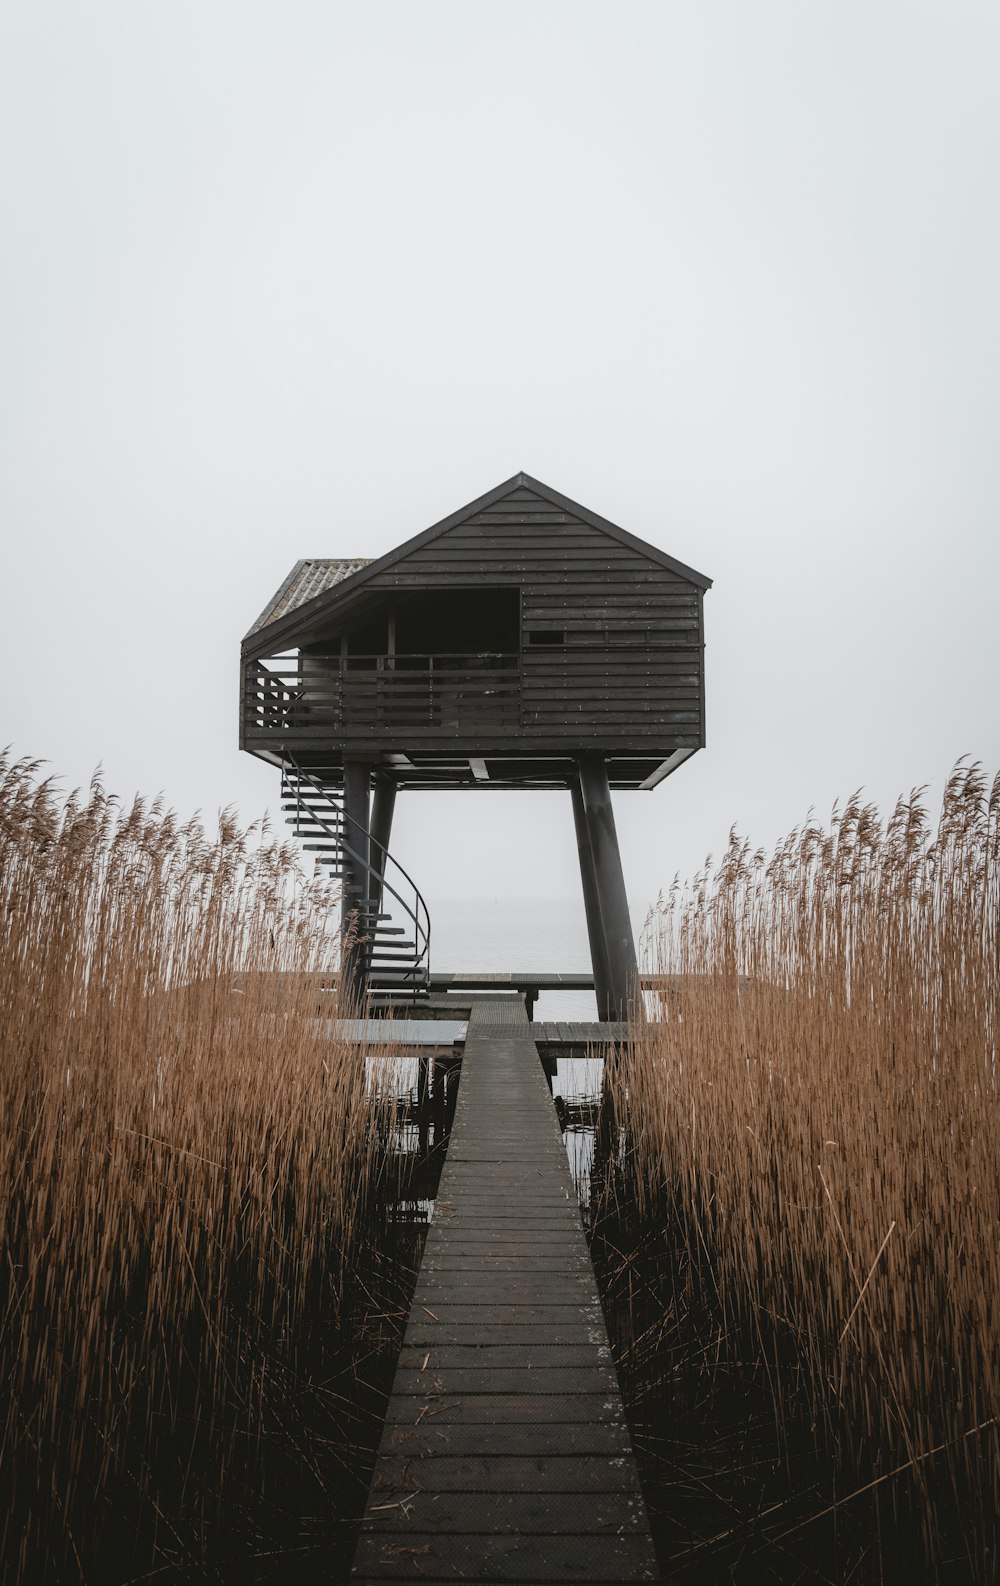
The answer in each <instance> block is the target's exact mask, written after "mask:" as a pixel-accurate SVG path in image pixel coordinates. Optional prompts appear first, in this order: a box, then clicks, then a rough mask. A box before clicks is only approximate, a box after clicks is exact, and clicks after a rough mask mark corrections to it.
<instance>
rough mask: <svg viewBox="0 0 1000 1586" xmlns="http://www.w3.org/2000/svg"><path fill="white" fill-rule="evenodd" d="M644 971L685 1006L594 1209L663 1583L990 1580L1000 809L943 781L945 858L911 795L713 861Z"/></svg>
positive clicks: (650, 1065) (975, 777) (658, 915)
mask: <svg viewBox="0 0 1000 1586" xmlns="http://www.w3.org/2000/svg"><path fill="white" fill-rule="evenodd" d="M644 946H645V956H646V961H647V967H648V968H649V969H650V970H653V971H655V972H658V973H661V974H664V975H668V976H677V977H680V978H678V979H676V980H672V981H670V982H669V983H668V989H667V990H666V991H665V993H664V995H663V1007H662V1009H661V1012H662V1014H663V1017H662V1018H660V1019H659V1020H658V1021H655V1022H650V1023H647V1024H645V1025H642V1026H639V1027H637V1028H635V1029H634V1030H633V1032H632V1043H631V1045H630V1047H629V1048H628V1049H627V1050H626V1051H624V1052H623V1053H622V1055H621V1058H620V1061H619V1062H618V1063H617V1064H615V1065H614V1066H613V1067H612V1068H611V1069H610V1071H609V1081H610V1085H611V1090H612V1094H613V1096H614V1100H615V1104H616V1117H617V1122H618V1124H620V1125H622V1126H623V1128H624V1138H626V1139H627V1140H628V1142H629V1150H628V1152H627V1153H626V1155H625V1157H624V1158H623V1159H622V1160H621V1161H620V1162H619V1163H618V1164H617V1167H616V1169H615V1173H612V1174H611V1175H610V1177H609V1178H608V1181H607V1183H608V1185H611V1184H614V1197H613V1199H614V1198H615V1197H617V1202H618V1203H620V1198H621V1195H622V1194H623V1193H624V1192H625V1191H624V1189H623V1186H624V1185H625V1184H626V1183H627V1185H628V1191H627V1193H628V1194H631V1195H633V1196H634V1211H635V1212H636V1214H637V1215H636V1217H635V1218H634V1219H633V1227H635V1228H638V1229H640V1230H641V1233H640V1234H639V1236H638V1237H636V1238H635V1239H634V1240H633V1241H632V1244H631V1246H630V1248H629V1249H628V1250H627V1251H625V1253H624V1255H623V1256H622V1258H621V1260H620V1261H619V1266H618V1274H617V1282H618V1290H619V1298H621V1294H622V1284H623V1282H626V1281H627V1283H628V1284H630V1285H633V1286H634V1291H635V1292H637V1291H638V1289H641V1288H642V1286H643V1284H645V1286H646V1289H647V1299H649V1298H650V1293H649V1291H650V1290H651V1289H653V1288H655V1289H656V1291H657V1292H656V1294H655V1304H654V1305H647V1307H646V1314H645V1317H644V1319H643V1320H642V1321H641V1322H640V1323H638V1324H637V1322H636V1315H635V1314H633V1318H632V1323H631V1324H630V1326H627V1327H626V1328H625V1329H624V1330H620V1336H619V1348H620V1354H621V1361H622V1366H623V1370H624V1372H625V1375H626V1379H627V1381H628V1384H629V1390H628V1391H629V1393H630V1395H631V1398H632V1401H633V1406H634V1409H635V1411H636V1414H637V1417H638V1419H639V1422H640V1423H641V1427H640V1437H641V1438H642V1437H644V1438H645V1439H646V1442H647V1445H648V1448H649V1451H650V1453H651V1456H652V1459H653V1463H654V1466H656V1467H657V1471H658V1475H657V1480H658V1481H659V1484H660V1498H659V1500H654V1507H655V1506H656V1503H657V1502H658V1503H659V1508H660V1511H661V1514H662V1518H663V1524H664V1527H665V1531H664V1535H665V1547H666V1551H667V1553H668V1554H669V1555H670V1557H671V1560H672V1563H671V1568H672V1570H673V1571H675V1572H677V1573H682V1572H683V1570H684V1569H685V1568H686V1569H688V1570H690V1571H691V1572H692V1574H695V1575H699V1576H700V1577H701V1578H704V1579H728V1578H730V1572H731V1577H732V1578H733V1579H738V1580H747V1581H756V1580H758V1579H774V1580H785V1579H787V1580H798V1579H809V1580H812V1579H816V1580H830V1581H835V1582H837V1581H841V1580H847V1579H855V1580H861V1581H881V1580H887V1579H919V1580H921V1581H924V1580H926V1581H933V1580H952V1579H954V1580H959V1579H962V1580H965V1579H969V1580H977V1581H978V1580H982V1581H986V1580H993V1579H996V1571H997V1569H998V1568H1000V1561H998V1558H997V1553H996V1549H997V1546H998V1543H1000V1523H998V1517H1000V1438H998V1426H997V1418H998V1416H1000V1347H998V1345H1000V1107H998V1103H1000V1073H998V1066H997V1065H998V1050H997V1042H998V1013H1000V996H998V992H1000V778H998V779H997V781H996V782H994V784H993V786H992V789H990V788H989V787H988V785H987V782H986V780H985V778H984V776H983V773H982V771H981V770H980V768H979V767H978V766H972V767H970V766H967V765H964V764H960V765H959V766H958V767H956V769H955V770H954V772H953V773H952V775H951V777H950V779H949V781H948V784H947V789H946V792H945V796H944V802H943V808H942V811H941V816H940V820H939V822H938V824H937V827H936V829H932V828H931V826H930V824H929V822H928V817H927V814H926V810H925V806H924V801H923V797H922V793H921V792H917V793H915V794H914V795H912V796H911V797H910V798H909V799H901V800H900V801H899V803H898V804H897V805H896V808H895V810H894V811H893V813H892V815H891V817H890V818H889V820H888V821H887V822H886V823H884V824H883V822H882V820H881V819H880V816H879V813H878V811H877V810H876V809H875V808H874V807H873V806H872V805H871V804H869V803H865V802H864V801H863V800H862V799H861V797H860V796H859V795H855V796H854V797H852V798H851V799H850V800H849V801H848V802H847V804H846V806H845V807H844V808H843V809H842V810H836V811H835V812H834V816H833V819H832V821H831V823H830V825H829V826H828V827H824V826H821V825H820V824H818V823H817V822H816V821H815V820H813V819H810V820H808V821H807V822H806V824H805V825H804V826H803V827H802V828H801V829H799V830H797V831H794V832H793V833H792V834H791V835H790V836H789V837H788V839H787V840H786V841H784V842H783V843H781V844H780V845H779V846H778V848H777V849H776V850H775V852H774V853H772V854H765V853H763V852H761V851H759V850H758V851H754V850H753V849H752V848H751V847H750V845H749V844H748V843H746V842H745V841H742V840H741V839H740V838H739V837H737V836H736V835H735V833H733V834H732V835H731V836H730V840H729V845H728V849H727V851H726V852H725V854H724V856H723V858H722V861H721V863H720V864H719V865H718V866H717V867H716V868H714V869H713V868H711V867H710V866H709V867H706V869H705V870H704V871H703V872H702V873H701V874H700V875H699V876H698V877H696V878H695V880H694V882H693V883H691V884H690V885H687V886H680V885H675V886H674V888H673V889H672V890H671V892H670V893H669V895H668V896H667V897H666V898H661V899H660V901H659V902H658V904H657V906H656V907H655V909H654V910H653V911H652V913H651V916H650V919H649V921H648V922H647V927H646V931H645V935H644ZM615 1174H617V1178H616V1176H615ZM609 1204H610V1203H609ZM605 1209H606V1211H607V1210H608V1206H606V1208H605ZM626 1221H627V1219H626ZM614 1241H617V1245H618V1247H619V1248H623V1247H624V1245H625V1244H627V1243H628V1241H627V1240H625V1239H624V1238H623V1237H622V1230H621V1226H619V1228H618V1231H617V1233H616V1234H615V1235H614V1238H613V1242H614ZM632 1310H633V1313H636V1312H637V1311H641V1310H642V1307H641V1305H639V1306H637V1305H635V1304H633V1306H632Z"/></svg>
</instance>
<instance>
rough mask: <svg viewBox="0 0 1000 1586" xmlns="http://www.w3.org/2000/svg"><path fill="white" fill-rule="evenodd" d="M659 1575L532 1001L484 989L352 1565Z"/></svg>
mask: <svg viewBox="0 0 1000 1586" xmlns="http://www.w3.org/2000/svg"><path fill="white" fill-rule="evenodd" d="M479 1031H483V1032H488V1034H486V1033H483V1034H480V1033H478V1032H479ZM657 1578H658V1577H657V1573H656V1562H655V1557H654V1554H653V1548H652V1543H651V1541H650V1536H649V1528H648V1524H647V1520H646V1514H645V1509H644V1507H643V1502H642V1498H641V1495H640V1492H639V1483H638V1477H637V1473H636V1467H635V1462H634V1460H633V1457H632V1453H631V1448H630V1445H629V1438H628V1431H627V1429H626V1426H625V1421H624V1416H623V1412H622V1404H621V1399H620V1397H619V1393H618V1385H617V1382H616V1380H615V1374H614V1369H613V1367H612V1365H611V1361H610V1353H609V1350H608V1340H607V1333H606V1331H605V1327H604V1320H603V1317H602V1315H601V1308H600V1303H599V1301H598V1296H597V1286H596V1283H595V1280H594V1274H593V1268H592V1266H591V1262H590V1254H589V1251H588V1249H587V1244H586V1240H585V1238H584V1234H583V1228H582V1224H581V1221H580V1215H579V1209H578V1205H577V1199H576V1193H575V1190H574V1187H573V1184H572V1181H571V1179H570V1174H569V1167H568V1164H567V1161H566V1153H565V1150H564V1148H563V1144H562V1140H561V1138H560V1134H559V1127H558V1124H557V1122H556V1116H555V1110H554V1108H553V1106H552V1099H551V1097H550V1095H549V1092H548V1089H547V1087H546V1083H545V1079H544V1076H543V1073H542V1067H541V1063H540V1062H539V1057H538V1052H537V1049H536V1047H535V1045H534V1043H533V1042H532V1041H531V1039H530V1032H529V1026H528V1022H527V1018H526V1015H525V1011H524V1005H523V1003H522V1002H521V999H520V998H517V999H514V998H510V997H504V998H499V997H497V998H492V997H484V998H481V999H477V1001H476V1003H475V1005H474V1007H473V1013H472V1018H471V1020H470V1027H469V1036H468V1041H467V1043H466V1048H465V1056H464V1060H463V1066H462V1079H461V1083H460V1086H459V1093H458V1109H457V1112H456V1116H455V1125H454V1128H453V1131H452V1136H451V1142H450V1144H449V1147H448V1155H447V1160H446V1162H445V1167H444V1172H443V1174H442V1178H441V1186H440V1190H439V1192H438V1199H437V1206H436V1211H435V1215H434V1221H433V1223H432V1225H431V1230H430V1233H429V1235H428V1239H427V1245H426V1248H425V1251H424V1258H423V1262H422V1265H421V1268H420V1274H419V1277H418V1280H417V1287H416V1292H415V1294H414V1298H413V1305H412V1308H411V1312H410V1320H409V1325H408V1327H407V1330H406V1335H405V1337H404V1340H403V1349H402V1353H401V1355H400V1360H399V1365H398V1367H397V1371H396V1378H395V1382H394V1384H393V1391H392V1396H391V1399H390V1401H389V1408H388V1414H387V1419H386V1425H385V1429H384V1431H383V1436H382V1442H381V1445H380V1449H379V1457H378V1462H377V1464H376V1468H375V1475H374V1480H373V1484H372V1492H371V1496H370V1498H369V1502H368V1507H367V1509H366V1512H365V1518H364V1522H363V1525H362V1530H361V1536H360V1540H359V1543H358V1549H357V1553H356V1556H355V1561H354V1573H353V1576H352V1580H353V1581H354V1582H355V1583H356V1586H361V1583H367V1582H372V1583H374V1582H376V1581H379V1582H381V1581H399V1580H413V1581H416V1580H421V1581H426V1582H443V1581H455V1580H476V1581H480V1582H500V1581H504V1582H521V1583H525V1586H526V1583H528V1582H533V1583H542V1582H554V1581H565V1580H574V1581H588V1582H605V1583H611V1582H626V1581H627V1582H632V1581H650V1580H656V1579H657Z"/></svg>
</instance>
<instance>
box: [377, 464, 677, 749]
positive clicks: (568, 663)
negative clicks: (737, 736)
mask: <svg viewBox="0 0 1000 1586" xmlns="http://www.w3.org/2000/svg"><path fill="white" fill-rule="evenodd" d="M484 584H486V585H496V586H502V585H515V584H516V585H518V586H519V587H520V589H521V631H522V719H521V735H522V736H523V737H524V738H525V739H527V740H529V741H531V740H534V739H535V738H544V739H545V740H547V741H550V740H551V739H552V738H553V737H557V736H561V737H563V739H564V740H567V741H568V740H573V741H577V740H578V741H579V742H580V743H590V742H593V743H595V744H598V745H599V744H601V743H602V742H603V741H604V740H605V738H606V737H608V738H611V737H613V738H614V739H615V740H616V741H618V742H621V741H622V740H623V739H624V738H627V739H628V740H630V741H633V742H640V741H642V740H644V739H655V740H656V741H657V742H666V743H669V745H670V747H671V748H674V747H677V748H681V747H683V748H687V747H691V748H696V747H698V746H699V745H700V744H701V743H702V742H703V741H704V740H703V737H702V691H703V683H702V676H703V667H702V642H701V598H702V592H701V590H700V589H699V588H698V587H697V585H695V584H693V583H691V582H689V581H688V580H687V579H685V578H682V577H680V576H679V575H678V574H676V573H674V572H672V571H670V570H669V569H668V568H665V567H660V566H657V565H656V564H655V563H654V562H652V561H650V560H649V559H648V558H647V557H645V556H643V555H642V554H641V553H640V552H638V551H635V550H633V549H632V548H631V547H629V546H627V545H623V544H621V543H619V542H618V541H616V540H614V539H612V538H611V537H610V535H608V534H605V533H604V532H602V530H600V529H598V528H595V527H594V526H593V525H591V524H588V523H584V522H583V521H582V520H581V519H580V518H578V517H576V516H574V515H573V514H572V513H569V512H566V511H563V510H562V509H560V508H558V507H555V506H553V505H552V503H550V502H548V501H545V500H544V499H542V498H541V497H539V496H537V495H535V494H534V492H533V491H531V490H530V489H528V488H527V487H521V488H520V489H516V490H513V491H511V492H510V494H509V495H507V496H505V497H504V498H503V499H502V500H500V501H497V502H495V503H494V504H493V505H491V506H490V507H489V508H487V509H486V510H484V511H481V512H477V513H475V514H473V515H472V516H471V517H469V518H467V519H466V520H465V521H464V522H462V523H459V524H457V525H455V526H454V527H452V528H451V529H448V530H447V531H446V532H445V533H443V534H441V535H439V536H438V537H437V538H436V539H435V540H434V541H433V542H431V543H430V544H428V545H424V546H421V547H419V548H418V549H416V550H414V551H412V552H411V553H410V554H409V555H408V556H407V557H406V558H405V560H403V561H401V562H399V563H397V564H396V565H395V566H393V567H389V568H386V569H385V570H384V571H383V572H381V573H379V574H377V575H376V577H375V578H373V579H372V587H373V588H378V589H383V590H390V589H397V590H404V589H405V590H413V589H417V588H422V587H423V588H426V587H428V586H431V587H435V588H447V587H452V588H471V587H474V586H476V585H479V586H482V585H484ZM539 634H541V635H547V636H552V637H556V638H557V637H558V636H559V635H563V636H564V642H561V643H560V642H555V643H544V642H543V643H534V642H533V635H539Z"/></svg>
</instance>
